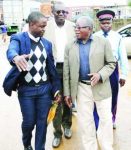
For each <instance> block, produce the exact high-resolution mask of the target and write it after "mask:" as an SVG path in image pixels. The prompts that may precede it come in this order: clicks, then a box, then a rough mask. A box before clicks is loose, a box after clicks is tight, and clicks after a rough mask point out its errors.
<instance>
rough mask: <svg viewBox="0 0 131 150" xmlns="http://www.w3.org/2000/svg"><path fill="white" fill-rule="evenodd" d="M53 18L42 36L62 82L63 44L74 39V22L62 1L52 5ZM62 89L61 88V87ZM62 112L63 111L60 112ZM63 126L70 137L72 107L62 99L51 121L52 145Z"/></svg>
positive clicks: (56, 141) (59, 135) (66, 135)
mask: <svg viewBox="0 0 131 150" xmlns="http://www.w3.org/2000/svg"><path fill="white" fill-rule="evenodd" d="M53 15H54V19H52V20H50V21H48V22H47V26H46V29H45V33H44V36H45V38H46V39H48V40H49V41H51V42H52V49H53V54H54V58H55V62H56V69H57V71H58V73H59V75H60V78H61V81H62V84H63V62H64V51H65V46H66V45H67V44H68V43H69V42H71V41H72V40H74V38H75V29H74V23H72V22H71V21H68V20H66V15H67V11H66V9H65V6H64V4H63V3H60V2H59V3H58V2H57V3H55V4H54V6H53ZM61 90H62V91H63V89H61ZM62 112H63V113H62ZM61 125H62V126H63V128H64V136H65V138H68V139H69V138H71V136H72V131H71V125H72V108H69V107H68V106H67V105H66V104H65V103H64V101H62V104H59V105H58V108H57V112H56V115H55V119H54V121H53V126H54V129H55V130H54V139H53V143H52V146H53V147H55V148H56V147H58V146H59V145H60V143H61V139H62V129H61Z"/></svg>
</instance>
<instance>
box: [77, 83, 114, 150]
mask: <svg viewBox="0 0 131 150" xmlns="http://www.w3.org/2000/svg"><path fill="white" fill-rule="evenodd" d="M94 102H95V104H96V108H97V112H98V115H99V118H100V121H99V127H98V130H97V132H96V129H95V123H94V117H93V111H94ZM77 103H78V127H79V131H80V132H81V134H80V135H81V136H82V137H81V140H82V144H83V147H84V150H98V144H97V140H98V143H99V146H100V148H101V150H113V127H112V114H111V97H110V98H107V99H103V100H101V101H95V99H94V98H93V94H92V90H91V86H90V85H86V84H83V83H79V86H78V95H77Z"/></svg>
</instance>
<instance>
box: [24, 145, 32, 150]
mask: <svg viewBox="0 0 131 150" xmlns="http://www.w3.org/2000/svg"><path fill="white" fill-rule="evenodd" d="M24 150H33V148H32V146H28V147H25V148H24Z"/></svg>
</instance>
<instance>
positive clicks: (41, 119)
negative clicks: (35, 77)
mask: <svg viewBox="0 0 131 150" xmlns="http://www.w3.org/2000/svg"><path fill="white" fill-rule="evenodd" d="M18 98H19V103H20V107H21V112H22V116H23V122H22V133H23V138H22V141H23V145H24V147H27V146H29V145H31V139H32V131H33V129H34V127H35V126H36V132H35V150H45V141H46V132H47V115H48V112H49V109H50V107H51V102H52V97H51V85H50V83H46V84H45V85H40V86H32V87H31V86H20V87H19V89H18Z"/></svg>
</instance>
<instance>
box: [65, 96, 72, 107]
mask: <svg viewBox="0 0 131 150" xmlns="http://www.w3.org/2000/svg"><path fill="white" fill-rule="evenodd" d="M64 101H65V103H66V105H67V106H68V107H69V108H71V107H72V98H71V97H70V96H65V98H64Z"/></svg>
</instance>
